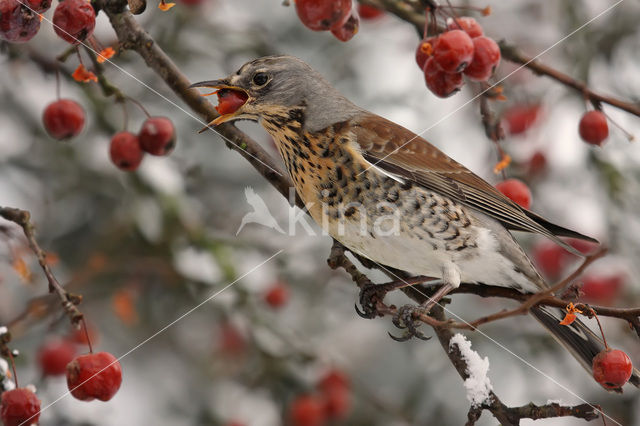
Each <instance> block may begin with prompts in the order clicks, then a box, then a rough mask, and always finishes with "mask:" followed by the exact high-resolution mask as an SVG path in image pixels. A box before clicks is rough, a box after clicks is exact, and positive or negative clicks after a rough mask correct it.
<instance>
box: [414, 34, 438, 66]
mask: <svg viewBox="0 0 640 426" xmlns="http://www.w3.org/2000/svg"><path fill="white" fill-rule="evenodd" d="M435 42H436V38H435V37H429V38H427V39H425V40H422V41H421V42H420V44H419V45H418V48H417V49H416V63H417V64H418V66H419V67H420V69H424V65H425V63H426V62H427V59H429V57H430V56H431V55H433V45H434V43H435Z"/></svg>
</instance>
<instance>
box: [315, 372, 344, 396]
mask: <svg viewBox="0 0 640 426" xmlns="http://www.w3.org/2000/svg"><path fill="white" fill-rule="evenodd" d="M349 387H350V383H349V378H348V377H347V375H346V374H345V373H343V372H342V371H341V370H338V369H336V368H333V369H331V370H329V371H327V372H326V373H325V374H324V375H323V376H322V378H321V379H320V380H319V381H318V388H320V390H321V391H322V392H328V391H330V390H331V389H336V388H340V389H349Z"/></svg>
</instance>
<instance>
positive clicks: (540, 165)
mask: <svg viewBox="0 0 640 426" xmlns="http://www.w3.org/2000/svg"><path fill="white" fill-rule="evenodd" d="M546 168H547V157H546V156H545V155H544V153H543V152H540V151H536V152H535V153H534V154H533V155H532V156H531V158H529V161H527V163H526V169H527V173H528V174H530V175H532V176H535V175H538V174H540V173H542V172H543V171H544V170H545V169H546Z"/></svg>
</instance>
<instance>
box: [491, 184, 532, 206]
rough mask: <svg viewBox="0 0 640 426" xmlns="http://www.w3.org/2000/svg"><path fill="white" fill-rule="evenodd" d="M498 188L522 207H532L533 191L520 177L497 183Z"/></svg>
mask: <svg viewBox="0 0 640 426" xmlns="http://www.w3.org/2000/svg"><path fill="white" fill-rule="evenodd" d="M496 189H497V190H498V191H500V192H502V193H503V194H504V195H505V196H506V197H507V198H509V199H511V201H513V202H514V203H516V204H518V205H519V206H520V207H524V208H525V209H528V208H529V207H531V191H530V190H529V187H528V186H527V185H526V184H525V183H524V182H522V181H520V180H518V179H507V180H505V181H502V182H500V183H499V184H497V185H496Z"/></svg>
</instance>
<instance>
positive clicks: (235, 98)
mask: <svg viewBox="0 0 640 426" xmlns="http://www.w3.org/2000/svg"><path fill="white" fill-rule="evenodd" d="M217 95H218V106H217V107H216V111H218V114H220V115H226V114H233V113H234V112H236V111H237V110H238V108H240V107H241V106H242V105H244V103H245V102H247V99H248V98H249V96H248V95H247V94H246V93H245V92H242V91H240V90H231V89H221V90H218V92H217Z"/></svg>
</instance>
